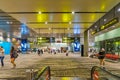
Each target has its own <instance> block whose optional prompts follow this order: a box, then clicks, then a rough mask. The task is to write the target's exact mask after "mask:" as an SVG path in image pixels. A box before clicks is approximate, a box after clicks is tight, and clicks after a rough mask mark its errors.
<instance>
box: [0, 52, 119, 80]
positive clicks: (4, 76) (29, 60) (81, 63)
mask: <svg viewBox="0 0 120 80" xmlns="http://www.w3.org/2000/svg"><path fill="white" fill-rule="evenodd" d="M15 62H16V64H17V66H16V68H15V69H12V64H11V63H10V56H9V55H6V56H5V59H4V63H5V66H4V67H1V68H0V80H26V71H27V70H29V69H33V70H39V69H42V68H43V67H44V66H50V68H51V75H52V78H51V80H58V78H60V77H61V79H60V80H89V78H90V70H91V68H92V66H99V60H98V59H97V58H89V57H81V56H80V54H73V53H70V54H69V55H68V56H66V55H65V54H64V53H58V54H48V53H44V54H43V55H41V56H38V55H37V54H36V53H31V54H19V57H18V58H17V59H16V61H15ZM119 66H120V62H114V63H113V62H109V61H106V65H105V67H106V69H107V70H109V71H111V72H113V73H117V74H120V67H119ZM53 77H54V78H53ZM15 78H16V79H15Z"/></svg>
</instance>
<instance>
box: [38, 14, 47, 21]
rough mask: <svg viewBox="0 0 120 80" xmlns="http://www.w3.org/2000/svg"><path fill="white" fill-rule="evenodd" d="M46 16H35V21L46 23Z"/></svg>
mask: <svg viewBox="0 0 120 80" xmlns="http://www.w3.org/2000/svg"><path fill="white" fill-rule="evenodd" d="M47 19H48V16H47V15H46V14H37V21H38V22H45V21H47Z"/></svg>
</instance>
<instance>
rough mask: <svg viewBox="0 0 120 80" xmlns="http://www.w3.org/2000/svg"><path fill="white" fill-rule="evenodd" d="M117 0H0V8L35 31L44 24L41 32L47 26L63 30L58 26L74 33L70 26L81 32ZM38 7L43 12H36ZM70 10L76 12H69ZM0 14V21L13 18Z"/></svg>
mask: <svg viewBox="0 0 120 80" xmlns="http://www.w3.org/2000/svg"><path fill="white" fill-rule="evenodd" d="M119 2H120V1H119V0H0V8H1V10H3V11H5V12H7V14H8V15H10V16H12V17H13V18H15V19H17V20H18V21H20V22H21V23H24V24H26V25H27V26H28V27H29V28H31V29H32V30H34V31H36V32H37V33H38V32H39V29H44V28H45V29H44V30H43V33H51V31H50V30H49V28H51V29H54V30H55V33H63V32H64V31H63V30H59V29H60V28H63V29H66V30H67V28H71V31H66V32H70V33H74V28H80V29H79V30H80V33H83V32H84V31H85V30H86V29H87V28H89V27H90V26H91V25H92V24H93V23H94V22H96V21H97V20H98V19H99V18H101V16H103V15H104V14H105V13H106V12H108V11H109V10H110V9H111V8H112V7H114V6H115V5H116V4H118V3H119ZM39 11H41V12H43V13H44V14H42V13H41V14H38V12H39ZM72 11H74V12H76V13H75V14H72V13H69V12H72ZM65 12H66V13H65ZM102 12H103V13H102ZM0 16H1V17H2V16H3V17H2V18H1V17H0V21H7V20H10V21H14V20H11V17H7V16H6V15H4V14H2V15H1V13H0ZM13 18H12V19H13ZM39 22H43V23H39ZM45 22H48V24H45ZM64 22H67V23H64ZM69 22H71V24H69ZM15 26H18V25H15ZM19 26H20V25H19ZM55 28H57V29H58V30H57V29H55ZM12 29H15V28H14V27H13V28H12ZM16 30H18V29H16Z"/></svg>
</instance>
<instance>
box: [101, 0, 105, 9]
mask: <svg viewBox="0 0 120 80" xmlns="http://www.w3.org/2000/svg"><path fill="white" fill-rule="evenodd" d="M100 9H101V11H105V2H104V3H102V6H101V8H100Z"/></svg>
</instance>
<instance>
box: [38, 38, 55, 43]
mask: <svg viewBox="0 0 120 80" xmlns="http://www.w3.org/2000/svg"><path fill="white" fill-rule="evenodd" d="M52 42H55V38H54V37H39V38H37V43H52Z"/></svg>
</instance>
